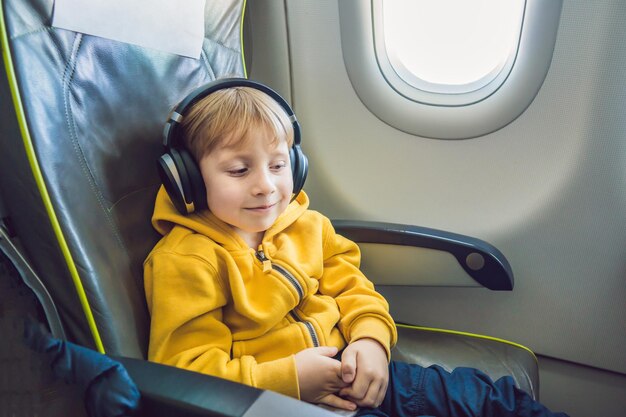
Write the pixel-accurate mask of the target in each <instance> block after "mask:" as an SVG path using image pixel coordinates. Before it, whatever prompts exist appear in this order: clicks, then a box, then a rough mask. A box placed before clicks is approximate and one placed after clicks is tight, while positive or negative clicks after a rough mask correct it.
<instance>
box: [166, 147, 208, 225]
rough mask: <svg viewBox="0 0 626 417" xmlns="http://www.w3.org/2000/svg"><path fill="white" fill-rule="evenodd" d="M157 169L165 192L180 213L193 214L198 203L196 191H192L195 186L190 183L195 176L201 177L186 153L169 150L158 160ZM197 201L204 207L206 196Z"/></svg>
mask: <svg viewBox="0 0 626 417" xmlns="http://www.w3.org/2000/svg"><path fill="white" fill-rule="evenodd" d="M157 169H158V171H159V176H160V177H161V181H162V182H163V185H164V186H165V191H167V194H168V195H169V197H170V199H171V200H172V203H173V204H174V206H175V207H176V209H177V210H178V211H179V212H180V213H182V214H189V213H193V212H194V211H195V210H196V209H198V208H199V207H198V203H196V199H197V198H196V195H198V194H197V193H198V191H197V190H195V189H194V186H195V187H197V184H193V183H192V181H193V180H194V179H195V177H196V176H200V177H201V175H200V173H199V170H198V168H197V166H196V164H195V162H194V161H193V158H191V156H190V155H189V154H188V153H187V151H184V150H183V151H179V150H177V149H175V148H172V149H170V150H169V151H168V152H167V153H165V154H163V155H161V157H160V158H159V159H158V161H157ZM200 180H201V184H202V189H204V182H203V181H202V178H200ZM198 201H200V206H202V205H203V204H204V206H206V194H205V195H204V196H203V197H202V198H200V199H199V200H198Z"/></svg>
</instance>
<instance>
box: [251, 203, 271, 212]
mask: <svg viewBox="0 0 626 417" xmlns="http://www.w3.org/2000/svg"><path fill="white" fill-rule="evenodd" d="M276 204H277V203H274V204H267V205H263V206H257V207H248V208H247V210H252V211H265V210H269V209H271V208H272V207H274V206H275V205H276Z"/></svg>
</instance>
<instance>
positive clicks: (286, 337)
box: [144, 187, 397, 398]
mask: <svg viewBox="0 0 626 417" xmlns="http://www.w3.org/2000/svg"><path fill="white" fill-rule="evenodd" d="M308 204H309V201H308V198H307V196H306V194H305V193H304V192H302V193H300V195H299V196H298V198H297V199H296V200H295V201H293V202H292V203H291V204H290V205H289V207H288V208H287V210H285V212H284V213H283V214H282V215H281V216H279V218H278V219H277V220H276V222H275V224H274V225H273V226H272V227H271V228H270V229H268V230H267V231H266V232H265V236H264V238H263V242H262V243H261V245H260V246H259V248H257V250H255V249H252V248H250V247H248V246H247V245H246V243H245V242H244V241H243V239H242V238H241V237H240V236H239V235H238V234H237V233H236V232H235V231H234V230H233V229H232V228H231V227H230V226H229V225H227V224H226V223H224V222H222V221H221V220H219V219H218V218H216V217H215V216H213V215H212V214H211V213H210V212H209V211H203V212H200V213H197V214H192V215H186V216H184V215H181V214H180V213H178V212H177V211H176V209H175V208H174V206H173V204H172V202H171V201H170V199H169V197H168V196H167V193H166V192H165V191H164V189H163V187H161V189H160V190H159V193H158V195H157V199H156V205H155V210H154V216H153V218H152V224H153V225H154V227H155V228H156V229H157V230H158V231H159V232H160V233H161V234H163V235H164V237H163V238H162V239H161V240H160V241H159V243H158V244H157V245H156V246H155V247H154V249H153V250H152V252H151V253H150V254H149V255H148V258H147V259H146V261H145V262H144V276H145V284H144V285H145V291H146V299H147V302H148V308H149V310H150V314H151V326H150V346H149V352H148V358H149V359H150V360H152V361H156V362H161V363H165V364H169V365H174V366H177V367H181V368H186V369H190V370H194V371H198V372H202V373H206V374H210V375H215V376H218V377H222V378H226V379H230V380H233V381H237V382H241V383H244V384H247V385H251V386H254V387H257V388H261V389H268V390H272V391H276V392H280V393H282V394H286V395H289V396H292V397H295V398H299V396H300V394H299V388H298V379H297V372H296V367H295V360H294V355H295V354H296V353H297V352H299V351H301V350H303V349H306V348H309V347H313V346H336V347H337V348H339V349H343V348H344V347H345V346H346V344H347V343H350V342H353V341H355V340H358V339H361V338H365V337H369V338H373V339H375V340H377V341H378V342H380V343H381V344H382V345H383V346H384V347H385V348H386V349H387V357H389V350H390V348H391V346H393V344H395V341H396V337H397V334H396V328H395V325H394V322H393V320H392V318H391V316H390V315H389V308H388V304H387V302H386V301H385V299H384V298H383V297H382V296H381V295H379V294H378V293H377V292H376V291H375V290H374V286H373V285H372V283H371V282H370V281H368V280H367V278H365V276H364V275H363V274H362V273H361V271H360V270H359V262H360V254H359V249H358V247H357V245H356V244H354V243H353V242H351V241H349V240H348V239H345V238H344V237H342V236H340V235H338V234H336V233H335V231H334V229H333V227H332V225H331V223H330V221H329V220H328V219H327V218H326V217H324V216H322V215H321V214H319V213H317V212H315V211H312V210H307V208H308Z"/></svg>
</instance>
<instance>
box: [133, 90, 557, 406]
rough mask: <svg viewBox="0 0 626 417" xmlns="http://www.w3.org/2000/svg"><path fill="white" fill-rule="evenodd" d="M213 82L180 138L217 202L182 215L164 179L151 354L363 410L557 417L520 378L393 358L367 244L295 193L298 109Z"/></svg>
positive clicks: (157, 216)
mask: <svg viewBox="0 0 626 417" xmlns="http://www.w3.org/2000/svg"><path fill="white" fill-rule="evenodd" d="M220 83H222V84H221V85H220ZM231 85H234V86H231ZM200 90H201V91H202V90H203V89H200ZM206 91H209V93H207V94H204V93H200V94H198V93H193V99H189V98H187V99H185V100H183V103H186V104H185V105H184V106H182V110H180V113H181V114H180V115H179V114H178V110H179V108H177V111H176V112H175V113H176V117H175V118H176V120H180V128H181V131H182V133H181V135H180V136H181V138H180V139H178V140H181V141H182V144H180V143H170V144H169V146H170V147H181V149H183V148H184V150H185V151H188V152H189V153H190V154H191V157H192V158H193V159H194V160H195V161H197V166H198V170H199V176H200V177H201V179H199V180H198V181H200V182H201V184H200V187H201V188H203V189H202V191H201V192H200V194H202V196H201V197H200V199H199V200H200V201H194V204H196V205H197V207H202V206H203V205H205V206H206V207H207V209H201V210H195V211H193V212H192V213H190V214H188V213H185V214H181V212H183V213H184V211H183V210H184V208H185V207H186V206H187V205H189V201H187V200H189V199H186V200H185V201H182V199H180V198H179V197H178V196H175V197H173V199H174V201H175V203H173V202H172V199H171V198H170V196H168V193H167V192H166V191H165V190H164V189H163V187H162V188H161V190H160V191H159V193H158V196H157V200H156V205H155V212H154V216H153V219H152V221H153V225H154V226H155V228H156V229H157V230H158V231H159V232H160V233H161V234H163V235H164V237H163V238H162V239H161V241H160V242H159V243H158V244H157V245H156V246H155V248H154V249H153V251H152V252H151V253H150V255H149V256H148V258H147V259H146V261H145V263H144V270H145V290H146V297H147V302H148V307H149V309H150V312H151V318H152V320H151V331H150V347H149V354H148V355H149V359H150V360H153V361H157V362H163V363H167V364H170V365H174V366H179V367H183V368H186V369H190V370H195V371H199V372H203V373H208V374H211V375H216V376H220V377H223V378H227V379H231V380H234V381H238V382H241V383H244V384H248V385H252V386H255V387H258V388H262V389H269V390H273V391H277V392H280V393H283V394H286V395H290V396H292V397H295V398H300V399H302V400H305V401H308V402H312V403H317V404H324V405H328V406H331V407H336V408H341V409H345V410H356V409H357V408H358V407H361V410H360V411H359V415H366V414H367V413H371V414H372V415H387V414H389V415H400V416H405V415H406V416H416V415H422V414H430V415H450V416H461V415H462V416H466V415H467V416H469V415H486V416H488V415H493V416H496V415H497V416H508V415H510V416H513V415H515V416H531V415H532V416H552V415H553V414H552V413H550V412H549V411H548V410H546V409H545V408H544V407H543V406H541V405H540V404H538V403H535V402H534V401H532V400H531V399H530V397H528V395H527V394H525V393H524V392H522V391H519V390H517V389H516V388H514V387H513V385H512V381H511V380H510V379H508V378H503V379H501V380H499V381H498V382H497V383H492V382H491V381H490V380H489V379H488V378H487V377H486V376H484V375H483V374H481V373H480V372H478V371H476V370H471V369H461V370H458V371H455V372H454V373H452V374H448V373H447V372H445V371H443V370H442V369H441V368H437V367H432V368H427V369H424V368H421V367H419V366H415V365H407V364H403V363H395V362H392V363H391V364H389V361H390V349H391V347H392V346H393V345H394V344H395V342H396V337H397V335H396V329H395V325H394V322H393V319H392V318H391V316H390V315H389V311H388V305H387V302H386V301H385V300H384V298H383V297H382V296H381V295H379V294H378V293H377V292H376V291H375V290H374V286H373V285H372V283H371V282H369V281H368V280H367V278H365V276H364V275H363V274H362V273H361V272H360V270H359V269H358V265H359V261H360V259H359V250H358V247H357V246H356V245H355V244H354V243H353V242H351V241H349V240H347V239H345V238H343V237H342V236H340V235H337V234H336V233H335V232H334V230H333V228H332V226H331V223H330V221H329V220H328V219H327V218H326V217H324V216H322V215H321V214H319V213H317V212H314V211H311V210H308V209H307V207H308V198H307V196H306V194H305V193H304V192H300V190H297V189H296V190H294V181H295V182H296V183H300V184H301V182H303V179H302V178H296V176H294V175H292V163H293V160H292V159H293V158H294V148H295V147H296V146H295V145H299V126H298V125H297V122H295V117H292V118H291V119H290V116H291V115H292V112H291V109H289V108H288V105H287V104H286V103H285V102H284V100H282V98H280V97H279V96H278V97H277V95H276V93H274V92H272V91H271V90H269V91H268V90H267V87H264V86H260V85H256V84H255V83H252V82H250V81H247V80H227V81H218V82H215V83H212V84H210V85H209V86H208V87H207V89H206ZM268 94H270V95H271V97H270V95H268ZM179 107H180V106H179ZM170 128H171V126H170ZM294 138H295V139H294ZM168 141H169V140H168ZM172 141H174V142H176V141H177V139H172ZM294 141H295V144H294ZM172 156H173V158H171V159H172V160H174V159H181V160H184V159H185V158H178V157H177V156H175V155H174V154H173V155H172ZM185 165H186V166H187V165H189V164H187V163H186V164H185ZM187 168H188V167H187ZM304 175H306V173H304ZM181 176H183V177H184V175H178V174H175V175H171V176H168V178H169V177H171V178H175V179H176V181H177V182H180V180H179V179H178V177H181ZM190 176H193V175H191V174H190ZM166 185H167V184H166ZM300 186H301V185H300ZM182 188H187V189H191V188H194V187H193V186H191V185H188V186H187V187H185V186H184V185H183V186H182ZM196 188H197V187H196ZM168 191H170V194H174V193H175V192H173V191H171V186H170V188H168ZM294 191H295V192H294ZM181 192H182V191H181ZM292 194H295V195H292ZM204 200H206V204H205V201H204ZM174 204H176V207H178V211H177V209H176V207H175V206H174ZM188 211H189V210H188ZM338 352H341V356H340V358H339V359H337V358H336V356H337V355H338ZM390 371H391V377H390V374H389V373H390ZM388 386H389V389H388ZM377 407H380V408H378V409H377ZM385 413H387V414H385Z"/></svg>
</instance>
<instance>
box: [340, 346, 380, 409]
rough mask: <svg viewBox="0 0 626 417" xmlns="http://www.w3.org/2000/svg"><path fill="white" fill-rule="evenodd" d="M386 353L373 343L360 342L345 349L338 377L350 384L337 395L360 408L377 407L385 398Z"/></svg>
mask: <svg viewBox="0 0 626 417" xmlns="http://www.w3.org/2000/svg"><path fill="white" fill-rule="evenodd" d="M388 366H389V365H388V363H387V353H386V352H385V349H384V348H383V347H382V346H381V344H380V343H378V342H377V341H376V340H374V339H367V338H366V339H359V340H357V341H356V342H352V343H350V344H349V345H348V347H346V348H345V350H344V351H343V354H342V356H341V377H342V379H343V382H344V383H346V384H351V385H350V386H348V387H346V388H343V389H342V390H341V391H340V392H339V395H340V396H342V397H345V398H346V399H349V400H351V401H353V402H355V403H356V404H357V405H358V406H360V407H371V408H376V407H378V406H379V405H380V404H381V403H382V402H383V399H384V398H385V393H386V392H387V384H388V382H389V367H388Z"/></svg>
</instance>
